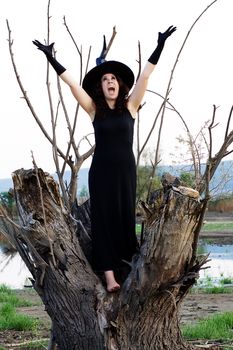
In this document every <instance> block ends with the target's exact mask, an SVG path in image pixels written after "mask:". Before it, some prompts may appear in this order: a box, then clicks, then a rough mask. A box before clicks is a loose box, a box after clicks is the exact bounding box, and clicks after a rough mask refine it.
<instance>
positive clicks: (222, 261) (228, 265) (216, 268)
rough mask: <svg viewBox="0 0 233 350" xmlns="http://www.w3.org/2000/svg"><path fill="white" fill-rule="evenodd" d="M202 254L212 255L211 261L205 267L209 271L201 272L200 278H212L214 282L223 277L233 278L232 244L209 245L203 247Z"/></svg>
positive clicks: (205, 244) (210, 256) (204, 244)
mask: <svg viewBox="0 0 233 350" xmlns="http://www.w3.org/2000/svg"><path fill="white" fill-rule="evenodd" d="M201 248H202V253H204V254H207V253H210V255H209V258H210V259H211V261H209V262H208V263H207V264H205V265H204V267H207V266H208V267H209V268H208V269H205V270H201V271H200V278H207V277H210V278H211V279H213V280H218V279H221V278H222V277H233V245H232V244H222V245H218V244H207V243H203V244H202V245H201Z"/></svg>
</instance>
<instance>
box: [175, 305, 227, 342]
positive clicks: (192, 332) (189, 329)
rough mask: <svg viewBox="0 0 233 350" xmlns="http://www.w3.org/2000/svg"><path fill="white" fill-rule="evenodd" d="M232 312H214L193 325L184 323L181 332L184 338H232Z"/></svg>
mask: <svg viewBox="0 0 233 350" xmlns="http://www.w3.org/2000/svg"><path fill="white" fill-rule="evenodd" d="M232 328H233V312H225V313H222V314H215V315H214V316H212V317H208V318H205V319H203V320H200V321H199V322H198V323H197V324H195V325H185V326H184V327H183V328H182V334H183V336H184V337H185V338H186V339H209V340H210V339H211V340H214V339H218V340H220V339H224V340H233V330H232Z"/></svg>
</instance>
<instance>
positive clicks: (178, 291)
mask: <svg viewBox="0 0 233 350" xmlns="http://www.w3.org/2000/svg"><path fill="white" fill-rule="evenodd" d="M13 181H14V189H15V197H16V201H17V206H18V209H19V214H20V218H21V228H20V229H19V230H17V231H15V234H14V240H15V245H16V246H17V249H18V251H19V252H20V254H21V256H22V258H23V260H24V261H25V263H26V265H27V266H28V268H29V270H30V272H31V273H32V276H33V279H34V281H33V285H34V288H35V290H36V291H37V292H38V294H39V295H40V297H41V299H42V301H43V303H44V304H45V308H46V311H47V312H48V314H49V316H50V317H51V321H52V324H53V335H54V339H55V341H56V343H57V344H58V348H59V349H60V350H73V349H74V350H76V349H78V350H88V349H90V350H102V349H107V350H117V349H119V350H129V349H130V350H139V349H140V350H150V349H156V350H164V349H166V350H174V349H176V350H179V349H182V350H183V349H191V348H192V347H191V345H189V344H187V343H185V342H184V341H183V339H182V336H181V332H180V329H179V310H180V306H181V303H182V300H183V299H184V297H185V296H186V294H187V292H188V290H189V289H190V287H191V286H192V285H193V284H194V283H195V281H196V278H197V277H198V272H199V270H200V267H201V266H202V265H203V264H204V262H205V258H203V259H202V260H200V261H198V259H197V258H196V256H195V252H196V244H197V236H198V232H199V226H200V225H199V223H200V222H201V218H202V214H203V210H204V209H203V204H202V203H201V202H200V201H199V200H198V199H194V198H191V197H189V196H188V195H184V194H182V193H181V192H179V190H177V188H172V186H170V187H169V188H167V189H166V191H163V190H161V191H160V192H158V195H157V201H156V205H155V206H154V207H153V208H148V210H147V209H146V211H147V214H148V215H147V219H146V222H145V230H144V235H143V239H142V244H141V247H140V251H139V253H138V254H137V255H135V256H134V258H133V261H132V266H131V270H130V272H129V273H128V275H127V276H126V277H125V276H121V277H122V279H123V283H122V287H121V290H120V291H119V292H117V293H112V294H111V293H107V292H106V289H105V287H104V285H103V283H102V280H101V278H100V277H99V276H97V275H96V274H95V273H94V272H93V270H92V268H91V265H90V261H91V257H90V254H91V249H90V241H91V236H90V227H89V226H88V225H89V223H88V215H86V216H85V215H83V214H84V213H83V212H82V211H80V208H74V211H73V213H72V215H71V214H70V213H68V212H67V210H66V209H65V208H64V207H63V205H62V200H61V198H60V194H59V188H58V186H57V184H56V183H55V181H54V180H53V178H52V177H51V176H49V175H48V174H45V173H44V172H43V171H42V170H40V169H39V170H38V171H36V170H28V171H26V170H23V169H21V170H18V171H16V172H15V173H14V174H13ZM81 218H84V219H83V222H82V221H81ZM85 226H86V227H87V229H85ZM86 244H87V245H89V248H88V249H86V250H85V245H86ZM84 253H85V254H86V255H85V254H84Z"/></svg>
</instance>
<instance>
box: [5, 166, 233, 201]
mask: <svg viewBox="0 0 233 350" xmlns="http://www.w3.org/2000/svg"><path fill="white" fill-rule="evenodd" d="M204 166H205V165H204V164H203V169H204ZM190 170H191V168H190V165H175V166H171V165H166V166H159V167H158V174H159V175H162V173H164V172H169V173H171V174H172V175H175V176H179V174H180V173H181V172H185V171H187V172H188V171H190ZM88 172H89V168H82V169H80V171H79V174H78V191H81V190H82V189H83V188H84V187H85V188H86V189H88ZM69 177H70V172H69V171H66V173H65V177H64V179H65V180H66V181H67V183H69ZM54 178H55V180H57V175H56V174H54ZM12 186H13V184H12V180H11V179H0V192H6V191H8V190H9V188H11V187H12ZM210 188H211V189H212V190H213V194H214V195H220V194H228V193H233V160H227V161H223V162H221V164H220V166H219V167H218V169H217V171H216V173H215V175H214V177H213V179H212V181H211V185H210Z"/></svg>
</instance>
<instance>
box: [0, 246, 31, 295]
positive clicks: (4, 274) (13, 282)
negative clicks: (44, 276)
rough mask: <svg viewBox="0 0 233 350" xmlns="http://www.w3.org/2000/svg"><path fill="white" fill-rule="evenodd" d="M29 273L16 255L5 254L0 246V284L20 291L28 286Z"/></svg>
mask: <svg viewBox="0 0 233 350" xmlns="http://www.w3.org/2000/svg"><path fill="white" fill-rule="evenodd" d="M29 277H31V273H30V272H29V270H28V268H27V267H26V265H25V264H24V262H23V260H22V259H21V257H20V255H19V254H18V253H15V252H14V253H12V252H5V251H4V247H1V246H0V284H6V285H7V286H8V287H10V288H12V289H22V288H23V287H24V286H25V284H28V278H29Z"/></svg>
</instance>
